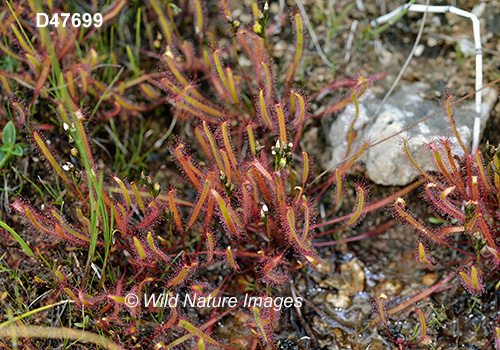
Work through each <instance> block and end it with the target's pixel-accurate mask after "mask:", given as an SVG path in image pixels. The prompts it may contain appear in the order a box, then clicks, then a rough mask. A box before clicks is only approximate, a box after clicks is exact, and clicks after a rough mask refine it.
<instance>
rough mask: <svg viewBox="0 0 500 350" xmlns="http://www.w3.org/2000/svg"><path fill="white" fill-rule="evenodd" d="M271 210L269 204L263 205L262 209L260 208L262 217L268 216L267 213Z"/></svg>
mask: <svg viewBox="0 0 500 350" xmlns="http://www.w3.org/2000/svg"><path fill="white" fill-rule="evenodd" d="M268 212H269V208H268V207H267V205H265V204H264V205H263V206H262V209H261V210H260V216H261V218H263V219H264V218H265V217H266V216H267V213H268Z"/></svg>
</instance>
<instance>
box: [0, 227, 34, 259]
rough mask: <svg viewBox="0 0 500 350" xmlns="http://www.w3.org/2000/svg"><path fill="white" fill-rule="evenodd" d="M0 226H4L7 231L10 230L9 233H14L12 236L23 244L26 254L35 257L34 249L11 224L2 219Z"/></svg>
mask: <svg viewBox="0 0 500 350" xmlns="http://www.w3.org/2000/svg"><path fill="white" fill-rule="evenodd" d="M0 226H2V227H3V228H4V229H6V230H7V231H9V233H10V234H11V235H12V237H14V238H15V240H16V241H17V243H19V244H20V245H21V247H23V249H24V251H25V252H26V254H28V255H29V256H30V257H32V258H34V257H35V253H33V251H32V250H31V248H30V247H29V246H28V245H27V244H26V242H25V241H24V240H23V239H22V238H21V237H20V236H19V235H18V234H17V232H16V231H14V230H13V229H12V228H11V227H10V226H9V225H7V224H6V223H5V222H3V221H0Z"/></svg>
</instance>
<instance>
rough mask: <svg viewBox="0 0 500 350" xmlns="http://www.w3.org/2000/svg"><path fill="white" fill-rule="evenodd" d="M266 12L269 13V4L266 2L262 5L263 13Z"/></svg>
mask: <svg viewBox="0 0 500 350" xmlns="http://www.w3.org/2000/svg"><path fill="white" fill-rule="evenodd" d="M267 11H269V3H268V2H267V1H266V3H265V4H264V12H267Z"/></svg>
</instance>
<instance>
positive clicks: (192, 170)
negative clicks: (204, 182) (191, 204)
mask: <svg viewBox="0 0 500 350" xmlns="http://www.w3.org/2000/svg"><path fill="white" fill-rule="evenodd" d="M183 149H184V145H183V144H182V143H180V144H179V145H178V146H177V147H176V148H175V149H174V151H175V155H176V158H177V160H178V161H179V163H180V164H181V166H182V169H183V170H184V171H185V173H186V174H187V176H188V177H189V179H190V180H191V182H192V183H193V185H194V187H196V188H197V189H199V188H200V182H199V181H198V177H197V176H201V174H200V173H199V172H198V173H196V171H197V169H196V167H194V165H192V164H191V162H190V160H191V157H186V156H185V155H184V154H183V152H182V150H183Z"/></svg>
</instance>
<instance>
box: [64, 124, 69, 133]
mask: <svg viewBox="0 0 500 350" xmlns="http://www.w3.org/2000/svg"><path fill="white" fill-rule="evenodd" d="M63 129H64V131H68V130H69V125H68V124H66V123H63Z"/></svg>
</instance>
